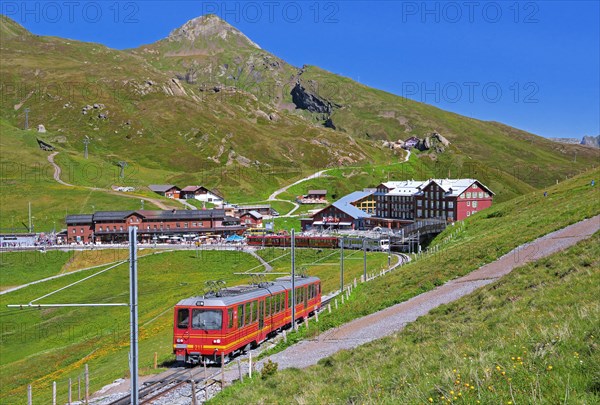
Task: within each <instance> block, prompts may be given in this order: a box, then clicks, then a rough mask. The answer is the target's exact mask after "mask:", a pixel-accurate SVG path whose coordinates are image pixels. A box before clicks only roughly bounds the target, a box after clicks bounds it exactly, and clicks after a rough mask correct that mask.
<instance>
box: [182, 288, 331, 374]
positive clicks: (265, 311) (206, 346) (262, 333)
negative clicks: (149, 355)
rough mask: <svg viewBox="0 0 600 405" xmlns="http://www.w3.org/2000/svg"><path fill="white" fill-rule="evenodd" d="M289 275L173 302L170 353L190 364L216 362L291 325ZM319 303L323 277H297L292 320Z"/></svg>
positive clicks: (299, 317)
mask: <svg viewBox="0 0 600 405" xmlns="http://www.w3.org/2000/svg"><path fill="white" fill-rule="evenodd" d="M291 288H292V282H291V277H282V278H278V279H277V280H276V281H275V282H269V283H261V284H259V285H251V286H238V287H231V288H224V289H221V290H220V291H218V292H216V293H209V294H205V295H204V296H200V297H190V298H186V299H184V300H181V301H179V303H177V305H176V306H175V313H174V325H173V353H174V354H175V356H176V358H177V360H178V361H184V362H186V363H188V364H198V363H202V361H203V360H207V363H219V362H220V361H221V354H222V353H223V354H224V355H225V356H226V357H228V356H230V355H232V354H236V353H239V352H242V351H245V350H247V349H248V348H250V347H255V346H257V345H258V344H260V343H261V342H262V341H264V340H265V339H266V338H267V337H269V336H271V335H274V334H275V333H277V331H279V330H280V329H282V328H286V327H289V326H291V319H292V306H291ZM320 306H321V280H320V279H319V278H317V277H304V278H296V321H298V320H303V319H304V318H306V317H308V316H309V315H312V314H313V313H314V312H315V311H317V310H318V309H319V307H320Z"/></svg>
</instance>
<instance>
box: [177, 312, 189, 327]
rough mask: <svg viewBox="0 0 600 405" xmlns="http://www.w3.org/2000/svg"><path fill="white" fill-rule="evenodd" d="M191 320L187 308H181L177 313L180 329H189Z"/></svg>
mask: <svg viewBox="0 0 600 405" xmlns="http://www.w3.org/2000/svg"><path fill="white" fill-rule="evenodd" d="M189 320H190V310H189V309H187V308H179V310H178V311H177V327H178V328H179V329H187V328H188V326H189Z"/></svg>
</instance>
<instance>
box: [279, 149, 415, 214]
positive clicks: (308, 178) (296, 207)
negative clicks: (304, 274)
mask: <svg viewBox="0 0 600 405" xmlns="http://www.w3.org/2000/svg"><path fill="white" fill-rule="evenodd" d="M408 159H410V150H407V151H406V157H405V158H404V161H403V162H402V163H406V162H408ZM356 167H360V166H356ZM344 168H345V169H352V168H354V166H344ZM328 170H331V169H325V170H321V171H318V172H316V173H313V174H311V175H310V176H307V177H304V178H302V179H300V180H298V181H296V182H294V183H292V184H288V185H287V186H285V187H282V188H280V189H279V190H276V191H274V192H273V194H271V195H270V196H269V198H268V201H283V202H289V203H291V204H294V208H292V209H291V210H290V211H289V212H288V213H287V214H285V215H282V217H291V216H293V215H292V214H293V213H294V212H295V211H296V210H297V209H298V208H300V205H299V204H298V203H297V202H295V201H290V200H282V199H280V198H277V196H278V195H279V194H281V193H284V192H286V191H287V190H288V189H289V188H290V187H293V186H295V185H297V184H300V183H303V182H305V181H308V180H312V179H315V178H317V177H321V176H323V175H325V173H326V172H327V171H328Z"/></svg>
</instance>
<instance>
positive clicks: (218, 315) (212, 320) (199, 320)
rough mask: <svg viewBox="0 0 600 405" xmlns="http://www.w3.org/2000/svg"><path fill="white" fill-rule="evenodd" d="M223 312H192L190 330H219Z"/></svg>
mask: <svg viewBox="0 0 600 405" xmlns="http://www.w3.org/2000/svg"><path fill="white" fill-rule="evenodd" d="M222 326H223V312H222V311H219V310H216V309H194V310H193V311H192V328H194V329H203V330H221V327H222Z"/></svg>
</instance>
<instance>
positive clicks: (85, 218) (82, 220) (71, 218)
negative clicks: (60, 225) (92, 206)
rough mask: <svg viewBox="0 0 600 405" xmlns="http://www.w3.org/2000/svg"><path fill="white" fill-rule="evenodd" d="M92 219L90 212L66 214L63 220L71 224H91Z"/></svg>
mask: <svg viewBox="0 0 600 405" xmlns="http://www.w3.org/2000/svg"><path fill="white" fill-rule="evenodd" d="M92 221H93V215H92V214H80V215H67V218H65V222H66V223H67V225H69V224H71V225H73V224H91V223H92Z"/></svg>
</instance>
